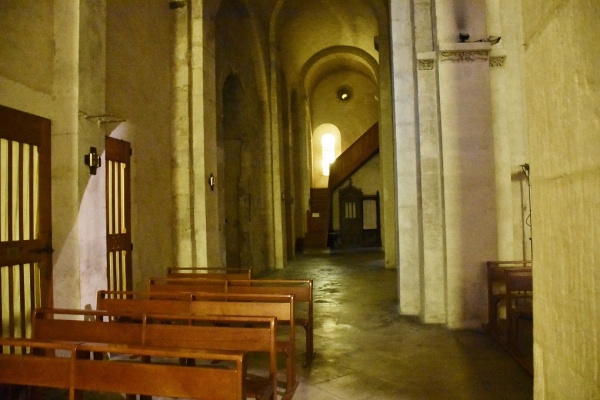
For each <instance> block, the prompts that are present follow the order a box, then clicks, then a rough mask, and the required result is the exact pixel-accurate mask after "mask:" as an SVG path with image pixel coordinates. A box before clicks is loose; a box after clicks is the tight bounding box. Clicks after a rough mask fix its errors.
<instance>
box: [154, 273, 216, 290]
mask: <svg viewBox="0 0 600 400" xmlns="http://www.w3.org/2000/svg"><path fill="white" fill-rule="evenodd" d="M148 290H149V291H150V292H161V293H165V292H210V293H224V292H226V291H227V279H208V278H202V279H201V278H163V277H154V278H150V280H149V281H148Z"/></svg>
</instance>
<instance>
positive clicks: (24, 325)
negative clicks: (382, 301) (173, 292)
mask: <svg viewBox="0 0 600 400" xmlns="http://www.w3.org/2000/svg"><path fill="white" fill-rule="evenodd" d="M599 16H600V4H598V3H597V2H595V1H591V0H574V1H565V0H552V1H539V0H538V1H536V0H410V1H408V0H402V1H398V0H68V1H62V0H1V1H0V37H1V38H2V41H1V42H0V216H1V220H2V222H1V223H0V289H1V292H0V304H1V306H2V307H1V309H0V311H1V313H0V317H1V319H2V330H1V331H0V333H1V335H0V336H2V337H6V336H13V335H14V336H20V337H26V336H28V335H29V334H30V333H31V329H32V328H31V326H30V324H29V322H27V321H30V320H31V317H32V310H33V309H34V308H36V307H39V306H44V307H58V308H69V309H90V308H94V306H95V304H96V301H97V293H98V291H99V290H104V289H109V290H110V289H114V290H143V289H145V287H146V285H147V282H148V280H149V279H150V278H151V277H155V276H163V275H165V273H166V271H167V269H168V268H170V267H173V266H179V267H191V268H196V267H215V268H251V269H252V274H253V276H254V275H255V276H263V277H274V276H288V277H290V276H293V277H294V278H300V277H299V276H298V275H297V274H296V273H295V272H298V270H301V271H302V273H303V274H304V275H303V278H305V279H315V293H317V294H318V296H321V297H319V298H320V299H321V300H322V304H318V306H319V307H321V308H320V310H324V308H323V307H325V305H327V304H329V302H331V301H333V300H332V299H333V298H334V297H335V292H331V293H330V294H331V296H332V298H328V296H327V293H328V292H327V291H326V290H325V289H327V285H328V284H330V283H331V282H330V281H327V283H326V281H325V280H323V281H322V282H319V281H318V280H317V279H318V277H319V276H323V274H322V270H323V268H322V267H323V266H320V268H321V269H319V267H317V266H315V269H314V277H313V276H312V274H311V269H310V268H307V267H306V265H314V264H313V263H314V260H313V261H306V260H307V257H309V258H310V257H311V255H313V256H314V257H315V260H321V261H322V263H323V265H328V263H329V262H334V261H332V260H334V258H335V257H336V255H339V254H345V256H344V258H343V259H344V260H345V262H347V263H348V264H349V265H350V264H352V262H353V261H352V260H353V257H352V255H353V254H354V255H356V260H360V259H361V257H362V256H360V255H358V254H362V253H366V254H378V257H379V255H380V259H379V258H378V261H377V263H378V264H377V265H378V266H379V267H380V268H379V269H378V273H382V274H388V275H387V276H389V277H390V278H389V279H388V281H387V283H389V282H391V283H392V287H391V288H390V290H391V291H392V293H393V301H392V303H393V306H392V308H393V310H392V312H391V314H390V315H392V314H393V315H394V316H398V317H399V318H407V320H408V321H411V323H412V322H414V323H415V325H414V326H415V328H414V329H413V328H410V329H408V328H406V330H400V331H389V337H386V338H385V339H383V340H385V341H386V342H388V343H389V348H390V351H397V352H402V351H403V347H402V346H400V345H399V343H400V342H401V340H402V337H400V336H401V335H403V334H406V333H407V332H408V331H411V330H415V331H418V329H429V328H432V329H438V328H440V329H442V332H446V333H451V334H452V333H456V334H457V335H460V334H465V332H467V334H469V333H471V334H472V333H473V332H482V331H484V330H485V329H484V328H485V327H489V326H490V324H491V323H492V321H491V319H490V315H491V314H490V309H489V293H490V292H489V288H488V281H489V279H490V278H489V271H490V269H489V263H488V262H489V261H501V260H504V261H513V262H527V263H528V266H529V269H530V271H529V272H530V279H532V283H531V284H532V286H533V288H532V290H530V291H532V292H534V293H535V296H534V297H533V298H534V299H535V300H534V301H533V305H532V306H531V309H530V310H529V312H530V314H533V313H534V312H535V319H533V320H532V321H533V322H532V331H533V333H532V338H531V343H530V346H531V360H530V362H531V369H532V371H533V373H532V379H531V383H530V384H529V385H530V386H528V384H527V383H523V385H524V387H523V392H522V393H519V394H515V395H514V396H515V397H513V398H521V397H519V396H525V397H522V398H527V397H530V396H532V395H533V398H535V399H536V400H537V399H565V398H573V399H600V368H599V365H600V318H598V316H600V300H599V298H600V297H599V293H600V245H599V244H600V228H599V226H600V224H599V222H600V221H599V220H600V200H599V199H600V134H599V132H600V108H599V107H598V104H599V101H600V81H599V80H598V73H597V71H598V70H599V69H600V58H599V57H597V53H598V51H600V44H599V43H600V41H598V29H597V19H598V17H599ZM323 254H326V255H328V256H329V257H331V259H330V261H327V257H325V258H323ZM299 260H300V261H302V262H300V261H299ZM356 262H357V264H356V265H360V262H359V261H356ZM303 263H304V264H303ZM486 263H488V264H486ZM486 265H487V266H488V268H486ZM336 268H337V267H336ZM317 271H321V272H320V273H321V275H319V273H317ZM336 271H337V270H336ZM339 271H344V268H341V269H340V270H339ZM349 271H354V269H350V270H349ZM340 273H341V274H343V272H340ZM349 274H350V275H352V272H349ZM531 275H532V278H531ZM357 276H360V274H357ZM355 279H366V280H368V279H375V278H373V276H371V278H369V277H364V276H363V277H362V278H360V277H356V278H355ZM340 281H343V282H346V283H348V284H351V282H352V281H351V280H348V279H344V280H342V279H341V278H340ZM329 289H330V288H329ZM372 290H373V291H375V292H377V287H375V286H374V287H373V288H372ZM344 304H345V307H346V303H344ZM347 306H348V307H350V308H352V303H350V304H348V305H347ZM19 307H20V308H19ZM363 311H364V310H363ZM388 311H389V310H388ZM317 318H318V313H317ZM388 318H392V317H389V316H388V317H385V319H386V320H387V319H388ZM15 321H16V322H15ZM322 322H323V321H321V324H319V323H318V322H315V327H316V331H315V335H316V337H317V339H321V340H326V337H325V336H324V331H325V330H326V327H327V325H324V324H322ZM411 326H412V325H411ZM419 326H420V327H421V328H417V327H419ZM319 329H322V331H321V333H319ZM386 332H387V331H386ZM419 332H421V331H419ZM423 332H424V331H423ZM335 333H336V334H340V332H338V331H336V332H335ZM426 335H427V333H426ZM432 335H433V336H435V335H438V333H436V334H432ZM373 336H374V337H378V336H377V335H376V334H375V333H373ZM463 338H464V337H463ZM329 339H333V338H329ZM345 340H348V338H345ZM380 340H381V339H380ZM464 340H467V339H464ZM477 340H480V339H477ZM477 340H475V341H477ZM459 341H460V339H459ZM344 343H352V342H350V341H347V342H344ZM330 345H331V346H332V348H335V341H332V342H331V343H330ZM430 345H431V347H432V349H434V350H435V348H436V347H435V341H431V343H430ZM316 346H317V347H318V341H317V345H316ZM440 346H442V345H441V344H440ZM391 349H394V350H391ZM488 350H489V349H488ZM317 354H319V351H318V352H317ZM300 358H301V356H300ZM334 358H335V357H334ZM336 360H338V359H336ZM0 361H1V360H0ZM339 362H340V363H341V362H343V361H342V360H341V359H340V360H339ZM354 362H355V363H359V360H354ZM528 362H529V361H528ZM428 365H430V364H428ZM431 365H433V364H431ZM378 368H382V369H385V368H386V367H385V365H383V366H381V367H378ZM517 371H519V370H518V367H517ZM401 372H405V373H408V371H402V370H399V372H398V375H399V376H398V377H397V379H398V380H401V379H402V376H400V375H401ZM299 373H300V374H302V373H306V371H302V370H301V369H300V372H299ZM514 373H515V374H516V375H517V376H519V375H518V372H514ZM304 378H306V377H304ZM477 379H479V378H477ZM518 379H522V377H520V378H518ZM523 382H527V379H525V380H524V381H523ZM480 383H481V382H480ZM419 384H420V385H421V386H423V385H426V384H425V383H423V382H420V383H419ZM305 389H306V388H305ZM328 390H329V391H331V387H330V388H328V389H327V390H326V392H327V391H328ZM297 395H299V396H297V398H311V399H317V398H318V397H316V395H315V394H312V395H311V394H310V393H308V394H304V395H302V393H301V392H299V393H297ZM302 396H306V397H302ZM432 396H433V395H432ZM440 396H441V395H440ZM464 396H465V397H461V398H477V397H473V396H476V394H475V393H470V394H469V393H466V394H464ZM469 396H471V397H469ZM490 396H491V395H490ZM499 396H500V395H499ZM434 397H435V396H434ZM434 397H430V398H434ZM323 398H344V397H343V396H341V397H327V396H324V397H323ZM364 398H369V397H368V396H367V397H364ZM382 398H383V397H382ZM391 398H393V397H391ZM407 398H413V397H407ZM414 398H423V397H419V396H417V397H414ZM435 398H442V397H435ZM454 398H456V397H454ZM490 398H492V397H490ZM498 398H502V397H498Z"/></svg>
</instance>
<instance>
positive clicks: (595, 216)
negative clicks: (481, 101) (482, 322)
mask: <svg viewBox="0 0 600 400" xmlns="http://www.w3.org/2000/svg"><path fill="white" fill-rule="evenodd" d="M599 15H600V4H599V3H598V2H593V1H586V0H577V1H560V0H556V1H533V0H524V1H523V24H524V44H525V89H526V93H527V122H528V130H529V140H530V151H531V185H532V197H533V199H532V211H533V232H534V241H533V268H534V291H535V298H534V314H535V319H534V332H535V335H534V357H535V365H534V368H535V382H534V387H535V398H536V399H567V398H569V399H597V398H600V374H599V370H598V365H600V318H599V316H600V303H599V302H598V298H599V297H598V293H599V292H600V268H599V267H598V265H599V260H600V224H599V222H600V201H599V199H600V134H599V132H600V129H599V128H600V123H599V121H600V113H599V111H598V104H599V101H600V82H599V81H598V71H599V70H600V58H599V57H598V51H599V50H600V45H599V43H598V16H599Z"/></svg>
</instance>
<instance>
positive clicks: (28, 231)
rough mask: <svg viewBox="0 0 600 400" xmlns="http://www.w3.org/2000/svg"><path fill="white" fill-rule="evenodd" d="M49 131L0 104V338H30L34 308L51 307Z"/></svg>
mask: <svg viewBox="0 0 600 400" xmlns="http://www.w3.org/2000/svg"><path fill="white" fill-rule="evenodd" d="M50 128H51V124H50V120H48V119H45V118H41V117H37V116H35V115H31V114H27V113H24V112H21V111H17V110H13V109H10V108H7V107H3V106H0V305H1V308H0V320H1V321H2V325H1V326H0V336H13V337H30V335H31V315H32V310H33V309H34V308H36V307H40V306H48V307H50V306H52V304H53V303H52V251H53V250H52V226H51V195H50V188H51V182H50V178H51V173H50V167H51V165H50ZM1 351H2V349H0V352H1ZM11 351H13V350H11Z"/></svg>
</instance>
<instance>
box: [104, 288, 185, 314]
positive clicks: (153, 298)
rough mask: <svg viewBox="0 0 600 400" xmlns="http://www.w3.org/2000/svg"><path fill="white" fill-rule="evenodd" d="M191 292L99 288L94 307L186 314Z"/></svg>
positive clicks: (141, 312)
mask: <svg viewBox="0 0 600 400" xmlns="http://www.w3.org/2000/svg"><path fill="white" fill-rule="evenodd" d="M191 300H192V294H191V293H185V292H181V293H178V292H167V293H158V292H148V291H114V290H100V291H98V295H97V299H96V309H97V310H105V311H110V312H113V313H124V312H129V313H137V314H143V313H147V312H152V313H162V314H182V313H183V314H187V313H189V312H190V306H189V305H190V301H191Z"/></svg>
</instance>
